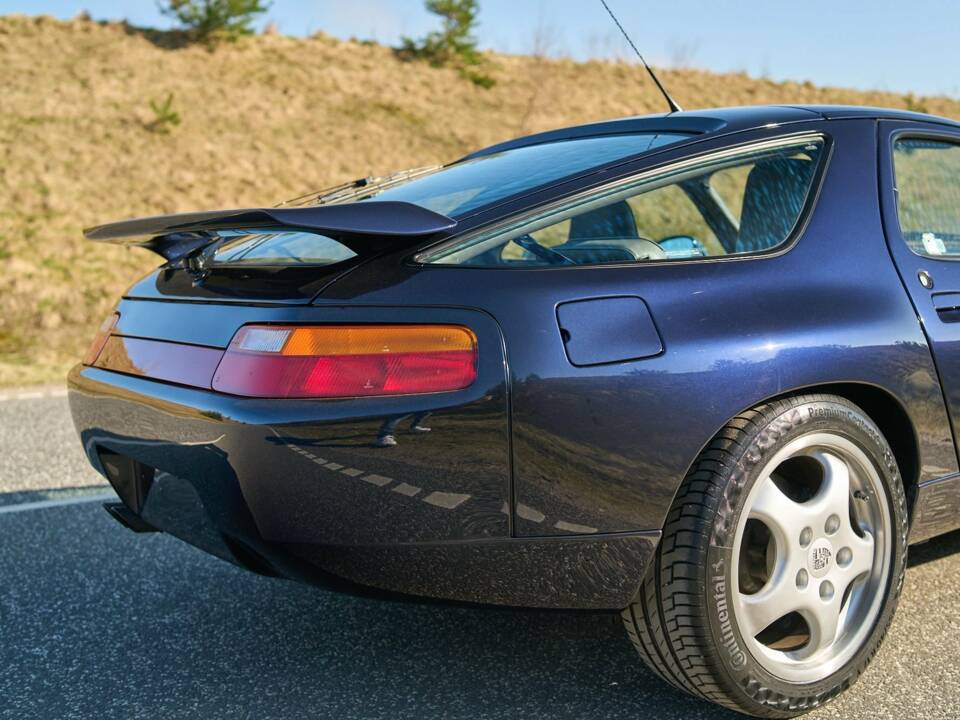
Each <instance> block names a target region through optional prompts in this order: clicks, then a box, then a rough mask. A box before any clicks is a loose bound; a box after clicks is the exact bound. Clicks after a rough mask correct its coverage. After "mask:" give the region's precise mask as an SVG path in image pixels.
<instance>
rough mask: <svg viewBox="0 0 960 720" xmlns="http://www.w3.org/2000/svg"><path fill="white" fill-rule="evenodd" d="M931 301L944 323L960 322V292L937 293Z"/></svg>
mask: <svg viewBox="0 0 960 720" xmlns="http://www.w3.org/2000/svg"><path fill="white" fill-rule="evenodd" d="M931 299H932V300H933V309H934V310H936V311H937V315H938V316H939V317H940V319H941V320H942V321H943V322H960V292H945V293H937V294H936V295H933V296H932V297H931Z"/></svg>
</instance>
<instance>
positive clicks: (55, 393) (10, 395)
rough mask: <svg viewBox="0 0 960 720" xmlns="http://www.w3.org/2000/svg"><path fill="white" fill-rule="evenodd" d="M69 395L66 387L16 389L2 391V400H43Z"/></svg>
mask: <svg viewBox="0 0 960 720" xmlns="http://www.w3.org/2000/svg"><path fill="white" fill-rule="evenodd" d="M66 396H67V389H66V388H59V387H58V388H48V389H42V388H41V389H39V390H14V391H12V392H7V393H0V402H9V401H11V400H41V399H43V398H62V397H66Z"/></svg>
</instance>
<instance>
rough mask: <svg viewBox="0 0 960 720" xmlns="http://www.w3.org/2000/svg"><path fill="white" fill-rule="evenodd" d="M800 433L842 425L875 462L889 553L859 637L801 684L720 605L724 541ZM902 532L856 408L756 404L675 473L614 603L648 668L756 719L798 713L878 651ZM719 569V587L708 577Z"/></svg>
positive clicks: (728, 542) (894, 590)
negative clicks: (829, 669) (623, 603)
mask: <svg viewBox="0 0 960 720" xmlns="http://www.w3.org/2000/svg"><path fill="white" fill-rule="evenodd" d="M810 432H830V433H835V434H840V435H842V436H843V437H844V438H846V439H848V440H850V441H852V442H853V443H854V444H856V445H857V446H858V447H859V448H860V449H861V450H862V451H863V452H865V453H866V455H867V456H868V457H869V458H870V460H871V461H872V463H873V464H874V466H875V468H876V470H877V472H878V474H879V476H880V478H881V480H882V483H883V486H884V488H885V490H886V498H885V500H886V502H887V503H888V504H889V505H888V509H889V513H890V515H889V517H890V520H891V525H892V527H891V528H890V533H889V535H890V537H891V540H892V541H891V542H890V545H891V546H892V550H891V552H892V558H891V561H890V565H889V576H888V580H887V582H886V593H885V599H884V601H883V603H882V606H881V609H880V611H879V613H878V614H877V615H876V619H875V622H874V623H873V628H872V631H871V632H870V633H869V635H868V636H867V638H866V640H865V641H864V642H863V643H862V644H861V645H860V647H859V649H858V650H857V651H856V652H855V653H854V654H853V655H852V657H851V658H850V659H849V661H847V662H846V663H845V664H844V665H843V666H842V667H840V668H839V669H838V670H836V671H835V672H833V673H832V674H830V675H829V676H827V677H825V678H823V679H821V680H819V681H816V682H812V683H807V684H800V683H797V682H786V681H784V680H783V679H781V678H780V677H777V676H775V675H773V674H772V673H771V672H769V671H768V670H767V669H766V668H765V667H764V666H763V665H761V664H760V663H759V662H758V661H757V660H756V658H755V657H753V655H752V654H751V653H750V651H749V646H748V645H746V644H745V643H744V642H743V636H742V635H741V634H740V628H739V627H738V623H737V620H736V616H735V613H734V612H733V611H732V610H729V611H725V609H726V608H732V604H731V602H730V598H731V596H730V593H731V592H733V588H734V587H739V585H736V584H735V583H734V582H733V581H732V579H731V577H730V576H731V560H732V553H733V550H732V547H733V545H734V541H735V532H736V528H737V526H738V521H739V518H740V515H741V512H742V511H743V508H744V504H745V503H746V500H747V495H748V493H749V490H750V488H751V487H752V486H753V484H754V483H755V482H756V481H757V477H758V476H759V474H760V471H761V470H762V469H763V468H764V466H765V464H766V463H767V462H769V461H770V459H771V458H772V456H773V454H774V453H775V452H776V451H777V450H778V449H780V448H782V447H783V446H784V445H785V444H786V443H788V442H790V441H791V440H794V439H796V438H798V437H800V436H802V435H805V434H807V433H810ZM907 531H908V516H907V505H906V499H905V496H904V489H903V484H902V482H901V479H900V475H899V472H898V469H897V463H896V460H895V459H894V456H893V453H892V452H891V450H890V447H889V445H888V444H887V442H886V440H885V439H884V437H883V435H882V434H881V433H880V431H879V430H878V429H877V427H876V425H875V424H874V423H873V421H872V420H871V419H870V418H869V416H868V415H867V414H866V413H864V412H863V411H862V410H861V409H860V408H858V407H857V406H856V405H854V404H853V403H851V402H849V401H847V400H845V399H843V398H840V397H836V396H830V395H812V394H810V395H802V396H797V397H791V398H787V399H783V400H778V401H775V402H771V403H769V404H765V405H761V406H758V407H756V408H754V409H752V410H749V411H747V412H744V413H743V414H741V415H739V416H737V417H736V418H734V419H733V420H731V421H730V422H729V423H728V424H727V426H726V427H724V428H723V430H721V431H720V433H719V434H718V435H717V436H716V438H715V439H714V440H713V441H712V442H711V443H710V444H709V445H708V446H707V447H706V449H704V451H703V452H702V453H701V455H700V457H699V458H698V459H697V461H696V462H695V463H694V464H693V466H692V468H691V470H690V472H689V473H688V475H687V476H686V478H685V479H684V481H683V483H682V485H681V487H680V489H679V491H678V492H677V495H676V498H675V499H674V502H673V505H672V507H671V509H670V511H669V513H668V515H667V519H666V524H665V526H664V529H663V538H662V540H661V542H660V545H659V547H658V549H657V551H656V554H655V558H654V560H653V561H652V562H651V565H650V567H649V569H648V572H647V574H646V577H645V579H644V581H643V583H642V585H641V588H640V592H639V593H638V597H637V599H636V600H635V602H633V603H632V604H631V605H630V607H628V608H626V609H625V610H624V611H623V620H624V624H625V626H626V629H627V633H628V634H629V636H630V639H631V640H632V641H633V644H634V645H635V646H636V648H637V650H638V651H639V653H640V657H641V658H642V659H643V661H644V662H645V663H646V665H647V666H648V667H649V668H650V669H652V670H653V671H654V672H655V673H656V674H657V675H658V676H660V677H661V678H663V679H664V680H666V681H667V682H668V683H670V684H671V685H673V686H674V687H677V688H679V689H681V690H684V691H686V692H688V693H690V694H692V695H695V696H697V697H700V698H703V699H706V700H709V701H712V702H714V703H717V704H720V705H722V706H724V707H727V708H730V709H732V710H736V711H738V712H741V713H745V714H748V715H753V716H756V717H769V718H786V717H793V716H796V715H799V714H801V713H804V712H806V711H809V710H811V709H813V708H815V707H818V706H820V705H822V704H823V703H825V702H827V701H829V700H831V699H832V698H834V697H836V696H837V695H838V694H840V693H841V692H843V691H844V690H846V689H847V688H849V687H850V686H851V685H852V684H853V683H854V682H855V681H856V679H857V678H858V677H859V675H860V674H861V673H862V672H863V670H864V669H865V668H866V667H867V665H868V664H869V662H870V661H871V659H872V658H873V656H874V654H875V653H876V651H877V649H878V647H879V646H880V643H881V642H882V640H883V638H884V636H885V634H886V632H887V629H888V627H889V625H890V622H891V620H892V618H893V614H894V610H895V608H896V604H897V600H898V597H899V595H900V590H901V587H902V584H903V575H904V569H905V567H906V551H907ZM881 554H883V553H881ZM884 555H885V554H884ZM720 576H723V577H724V578H725V580H724V584H723V585H721V584H720V583H717V582H714V580H715V579H716V578H718V577H720ZM731 631H732V636H731Z"/></svg>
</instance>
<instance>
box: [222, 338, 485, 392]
mask: <svg viewBox="0 0 960 720" xmlns="http://www.w3.org/2000/svg"><path fill="white" fill-rule="evenodd" d="M476 377H477V338H476V335H474V334H473V332H472V331H471V330H469V329H468V328H465V327H461V326H459V325H350V326H345V325H325V326H316V327H296V326H276V325H247V326H246V327H243V328H241V329H240V330H239V331H238V332H237V334H236V335H235V336H234V338H233V340H232V341H231V342H230V347H229V348H227V352H226V353H225V354H224V356H223V360H222V361H221V362H220V366H219V367H218V368H217V372H216V374H215V375H214V377H213V389H214V390H218V391H220V392H225V393H231V394H233V395H245V396H247V397H277V398H334V397H367V396H373V395H413V394H420V393H435V392H447V391H451V390H461V389H463V388H465V387H467V386H469V385H470V384H471V383H473V381H474V380H475V379H476Z"/></svg>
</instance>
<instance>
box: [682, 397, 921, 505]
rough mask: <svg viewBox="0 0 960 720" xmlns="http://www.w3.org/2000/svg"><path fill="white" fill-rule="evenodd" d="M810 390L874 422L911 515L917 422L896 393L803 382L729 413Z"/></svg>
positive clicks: (917, 472) (916, 468)
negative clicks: (835, 399)
mask: <svg viewBox="0 0 960 720" xmlns="http://www.w3.org/2000/svg"><path fill="white" fill-rule="evenodd" d="M809 394H825V395H836V396H838V397H842V398H844V399H846V400H849V401H850V402H852V403H853V404H854V405H856V406H857V407H859V408H860V409H861V410H863V411H864V412H865V413H866V414H867V416H868V417H869V418H870V419H871V420H872V421H873V422H874V423H875V424H876V425H877V427H878V428H879V429H880V432H881V433H883V436H884V438H885V439H886V440H887V443H888V444H889V445H890V449H891V450H892V451H893V456H894V459H895V460H896V461H897V467H898V468H899V470H900V477H901V480H902V482H903V488H904V490H905V491H906V495H907V506H908V507H907V509H908V512H909V514H910V517H911V518H912V516H913V505H914V503H915V501H916V497H917V488H918V486H919V484H920V471H921V461H920V457H921V455H920V453H921V450H920V439H919V436H918V434H917V430H916V426H915V425H914V422H913V420H912V419H911V418H910V414H909V413H908V412H907V409H906V408H905V407H904V405H903V403H902V402H901V401H900V400H899V399H898V398H897V396H896V395H895V394H894V393H892V392H891V391H889V390H887V389H886V388H883V387H880V386H878V385H874V384H871V383H866V382H858V381H844V382H824V383H815V384H812V385H804V386H801V387H796V388H792V389H790V390H787V391H784V392H780V393H777V394H775V395H770V396H769V397H765V398H760V399H758V400H756V401H754V402H751V403H750V405H748V406H746V407H744V408H741V409H740V410H738V411H737V412H736V413H734V415H733V416H732V417H736V416H737V415H740V414H742V413H743V412H745V411H747V410H749V409H750V408H754V407H756V406H758V405H763V404H766V403H770V402H775V401H777V400H782V399H784V398H789V397H796V396H798V395H809ZM729 420H730V419H729V418H728V419H727V421H725V422H724V425H726V423H727V422H729ZM723 427H724V426H723V425H721V426H720V427H719V428H717V431H716V432H715V433H714V434H713V435H712V436H711V437H710V438H709V439H708V440H707V442H706V443H704V446H703V448H701V449H700V451H699V452H698V453H697V455H696V457H694V458H693V460H692V461H691V463H690V465H689V467H688V468H687V473H689V472H690V469H691V468H693V467H694V466H695V465H696V463H697V458H699V457H700V453H702V452H703V449H704V448H706V447H707V446H708V445H709V444H710V442H712V440H713V439H714V438H715V437H716V435H717V434H718V433H719V432H721V430H722V429H723ZM687 473H685V474H684V477H686V474H687ZM681 485H682V483H681ZM674 499H676V498H674Z"/></svg>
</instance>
